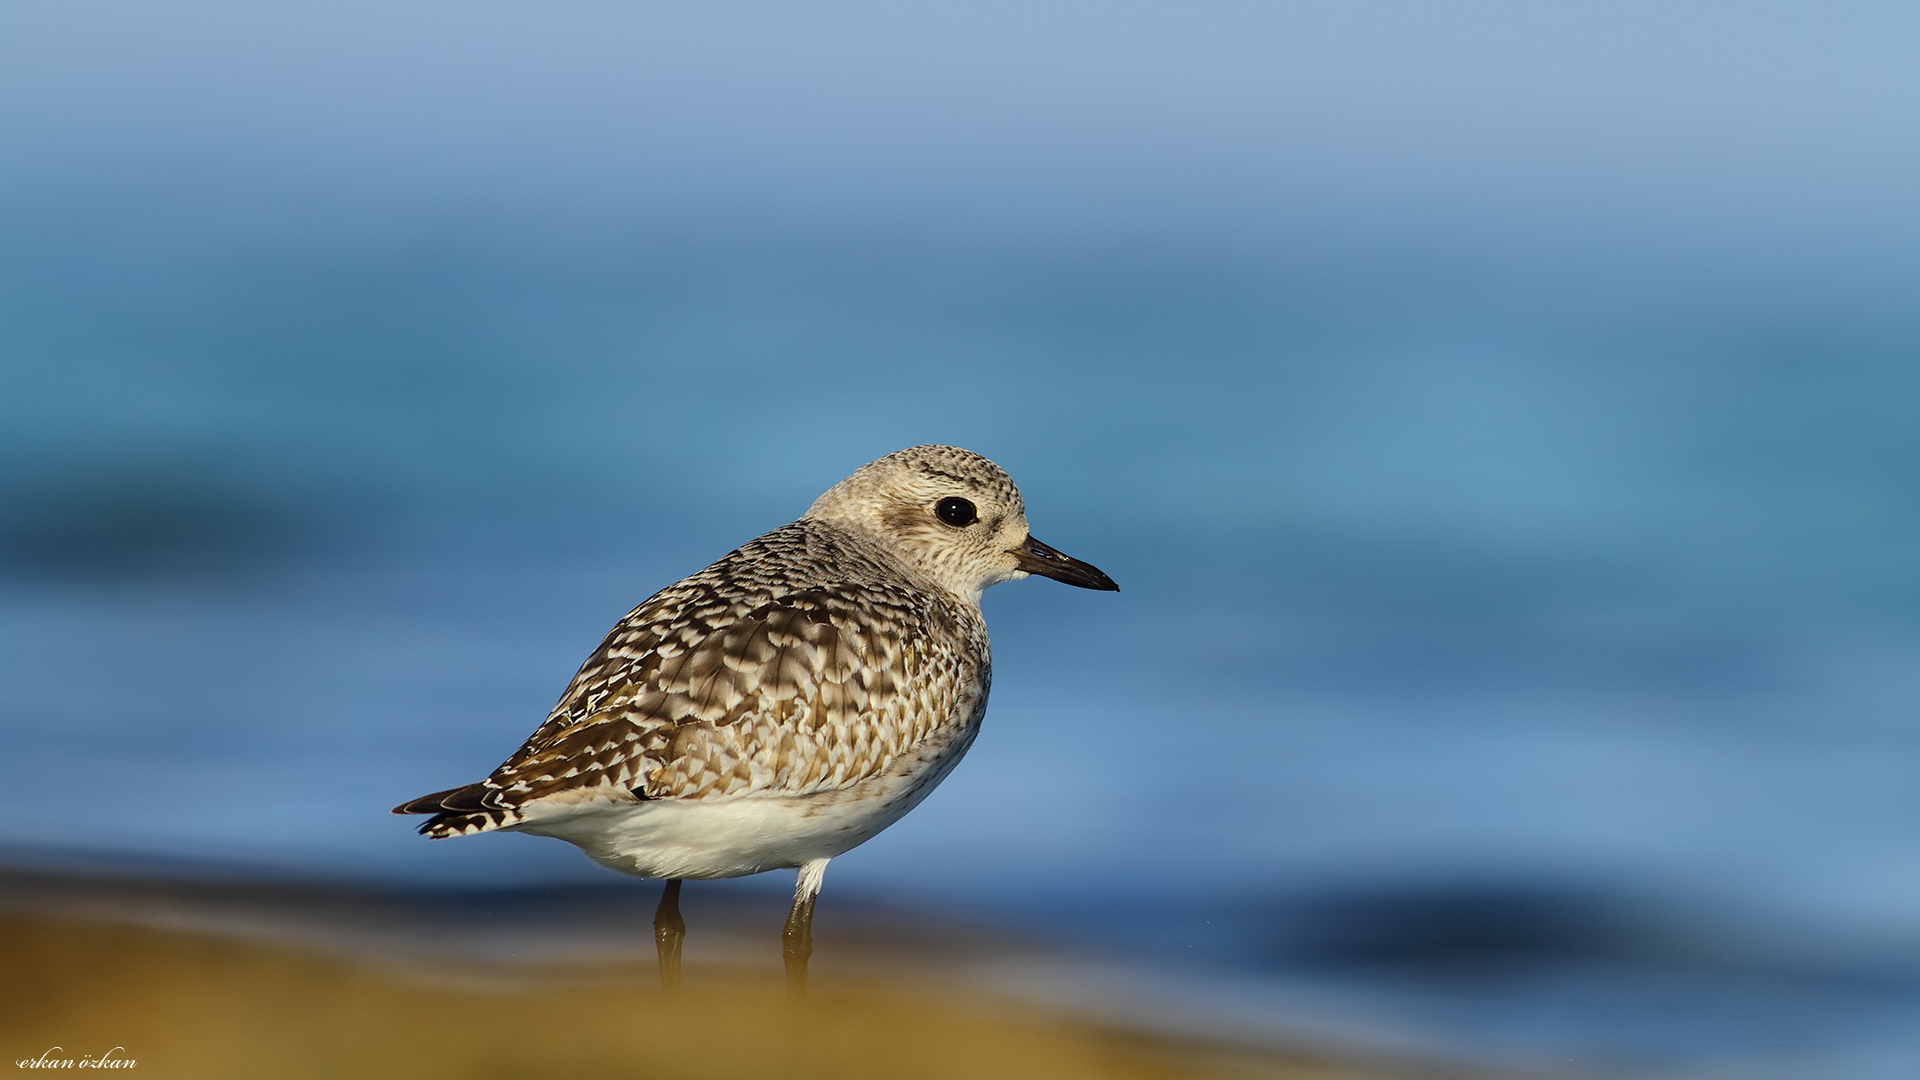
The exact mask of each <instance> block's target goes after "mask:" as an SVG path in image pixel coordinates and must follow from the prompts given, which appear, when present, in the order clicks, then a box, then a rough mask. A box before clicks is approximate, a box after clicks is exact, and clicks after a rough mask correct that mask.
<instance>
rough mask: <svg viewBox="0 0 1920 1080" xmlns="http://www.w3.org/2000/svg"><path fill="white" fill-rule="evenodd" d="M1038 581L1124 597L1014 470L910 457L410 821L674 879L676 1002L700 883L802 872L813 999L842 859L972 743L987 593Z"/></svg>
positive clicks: (593, 677)
mask: <svg viewBox="0 0 1920 1080" xmlns="http://www.w3.org/2000/svg"><path fill="white" fill-rule="evenodd" d="M1029 574H1040V575H1042V576H1045V577H1050V578H1053V579H1054V580H1056V581H1063V582H1066V583H1067V584H1069V585H1077V586H1079V587H1081V588H1085V589H1109V590H1117V589H1118V588H1119V586H1117V585H1115V584H1114V583H1113V580H1112V579H1111V578H1109V577H1107V575H1105V574H1103V573H1101V572H1100V571H1099V570H1097V569H1095V568H1094V567H1092V566H1090V565H1088V564H1086V563H1084V562H1081V561H1079V560H1078V559H1072V558H1068V557H1067V556H1065V555H1063V554H1061V553H1060V552H1058V551H1055V550H1054V549H1053V548H1051V547H1048V546H1047V545H1045V544H1043V543H1041V542H1040V541H1038V540H1035V539H1034V538H1033V536H1032V534H1031V533H1030V532H1028V530H1027V516H1026V510H1025V506H1024V504H1023V503H1022V501H1021V498H1020V491H1019V489H1018V488H1016V487H1014V485H1013V481H1012V479H1011V478H1009V477H1008V476H1007V474H1006V473H1005V472H1004V471H1002V470H1001V468H1000V467H999V466H997V465H995V464H994V463H993V462H991V461H988V460H987V459H986V458H984V457H981V456H980V455H978V454H975V453H971V452H969V451H966V450H961V449H959V448H957V447H952V446H915V447H911V448H909V449H906V450H901V451H899V452H897V453H893V454H889V455H887V456H886V457H883V458H881V459H880V460H878V461H875V462H872V463H871V464H868V465H865V466H863V467H862V468H860V469H859V470H858V471H856V472H855V473H854V474H853V475H852V476H849V477H847V478H846V479H845V480H842V481H841V482H840V483H838V484H835V485H834V486H833V487H832V488H830V489H828V491H827V492H826V494H824V495H822V496H820V498H819V499H818V500H816V501H815V502H814V504H813V506H812V507H811V508H810V509H809V510H808V511H807V512H806V514H805V516H803V517H801V518H800V520H798V521H796V522H794V523H792V524H790V525H783V526H781V527H780V528H778V529H775V530H773V531H772V532H770V533H767V534H766V535H764V536H761V537H759V538H758V539H755V540H753V541H750V542H748V543H747V544H744V545H742V546H741V547H740V548H739V549H738V550H736V551H734V552H732V553H731V554H729V555H727V556H726V557H724V558H722V559H721V560H720V561H718V562H716V563H714V564H713V565H711V566H709V567H707V568H706V569H705V570H702V571H700V572H699V573H697V574H694V575H693V576H691V577H688V578H686V579H684V580H682V581H680V582H678V583H676V584H674V585H671V586H668V587H667V588H665V589H662V590H661V591H660V592H658V593H656V594H654V596H653V597H652V598H650V599H649V600H647V602H646V603H643V604H641V605H640V606H639V607H637V608H634V609H633V610H632V611H631V612H629V613H628V614H627V616H626V618H624V619H621V620H620V623H619V625H617V626H615V627H614V628H613V630H612V632H611V633H609V634H608V635H607V638H606V640H605V641H603V642H601V644H600V647H599V648H598V649H596V650H594V653H593V655H592V656H589V657H588V658H587V662H586V663H585V664H583V665H582V666H581V668H580V672H579V674H577V675H575V676H574V677H573V681H572V682H571V683H569V684H568V685H567V689H566V692H565V693H564V694H562V695H561V696H560V703H559V704H558V705H555V706H554V708H553V712H552V713H550V714H548V716H547V720H546V722H545V723H543V724H541V725H540V727H539V729H538V730H536V731H535V732H534V733H533V735H532V736H531V737H530V738H528V739H527V741H526V743H525V744H524V745H522V746H521V747H520V749H519V750H518V751H516V752H515V753H514V754H513V756H512V757H510V758H508V759H507V760H506V763H505V764H503V765H501V766H500V767H499V768H498V769H495V770H494V771H493V775H491V776H489V777H487V778H486V779H485V780H482V781H479V782H478V783H473V784H466V785H464V786H461V787H457V788H452V789H449V790H447V791H441V792H436V793H434V794H432V795H424V796H422V797H420V798H418V799H414V800H413V801H411V802H407V803H403V804H401V805H400V806H397V807H395V808H394V813H397V814H431V815H433V816H432V818H431V819H430V820H429V821H428V822H427V823H426V824H425V825H424V826H422V827H421V829H420V831H421V832H422V833H425V834H426V835H427V836H430V837H433V838H435V839H440V838H444V837H449V836H464V835H467V834H469V833H478V832H487V831H490V830H493V829H511V830H517V831H519V832H527V833H534V834H537V835H540V836H554V837H558V838H560V839H562V840H566V841H568V842H569V843H572V844H575V845H578V846H579V847H580V848H581V849H582V850H584V851H585V852H586V853H587V855H588V857H590V858H592V859H593V860H594V861H595V862H597V863H599V864H600V865H602V866H605V867H608V868H610V869H613V870H618V871H621V872H622V873H627V874H635V875H638V876H640V877H649V878H662V879H665V881H666V889H665V891H664V892H663V894H662V896H661V900H660V908H659V911H658V912H657V913H656V914H655V916H654V931H655V943H656V945H657V947H658V951H659V954H660V973H661V981H662V983H663V985H665V986H668V987H672V986H675V985H677V984H678V982H679V968H680V944H681V941H682V940H683V939H684V937H685V933H686V929H685V924H684V922H683V921H682V919H681V917H680V910H679V894H680V882H681V880H683V879H686V878H695V879H704V878H727V877H740V876H743V875H746V874H757V873H760V872H762V871H765V870H775V869H782V868H791V869H797V870H798V871H799V874H798V879H797V881H796V883H795V888H794V895H793V909H792V911H791V913H790V914H789V915H788V917H787V923H786V928H785V932H784V935H783V943H784V950H783V952H784V956H785V961H786V969H787V980H788V986H789V988H790V989H792V990H794V991H795V992H799V991H802V990H804V988H805V986H806V970H807V958H808V957H809V956H810V955H811V953H812V950H813V945H812V925H813V905H814V898H815V896H816V895H817V894H818V893H819V891H820V881H821V876H822V875H823V874H824V872H825V870H826V866H827V860H829V859H832V858H833V857H834V856H836V855H839V854H841V853H843V852H846V851H849V850H851V849H852V848H854V847H855V846H857V845H859V844H861V843H864V842H865V841H867V840H868V839H870V838H872V837H873V836H875V835H876V834H878V833H879V832H880V831H881V830H882V829H885V828H886V827H887V826H889V825H891V824H893V823H894V822H896V821H898V820H900V818H901V816H903V815H904V814H906V813H907V811H909V810H911V809H913V808H914V806H916V805H918V804H919V802H920V800H922V799H924V798H926V796H927V793H928V792H930V791H932V790H933V788H934V786H935V785H937V784H939V783H940V781H941V780H943V779H945V778H946V776H947V774H948V773H949V772H951V771H952V770H953V767H954V766H955V765H956V764H958V763H959V761H960V757H961V755H963V754H965V753H966V752H967V748H968V746H970V745H972V743H973V738H974V735H975V734H976V733H977V732H978V731H979V728H980V719H981V717H982V716H983V715H984V714H985V713H986V708H987V684H988V681H989V678H990V676H991V662H990V660H989V658H988V652H987V627H986V622H985V621H984V619H983V618H982V616H981V613H980V594H981V593H982V592H983V591H985V590H986V588H987V587H988V586H990V585H996V584H998V583H1000V582H1003V581H1013V580H1017V579H1019V578H1024V577H1026V576H1027V575H1029Z"/></svg>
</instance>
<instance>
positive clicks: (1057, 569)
mask: <svg viewBox="0 0 1920 1080" xmlns="http://www.w3.org/2000/svg"><path fill="white" fill-rule="evenodd" d="M1013 557H1014V558H1015V559H1017V560H1019V563H1020V569H1022V570H1025V571H1026V572H1027V573H1029V574H1039V575H1040V576H1041V577H1050V578H1052V579H1053V580H1055V581H1064V582H1066V583H1067V584H1069V585H1078V586H1079V587H1081V588H1083V589H1103V590H1105V591H1107V592H1119V591H1120V586H1118V585H1115V584H1114V583H1113V579H1112V578H1110V577H1108V576H1107V575H1105V574H1103V573H1101V572H1100V571H1099V569H1098V568H1096V567H1094V566H1093V565H1092V564H1091V563H1083V562H1081V561H1080V560H1079V559H1075V558H1072V557H1070V556H1067V555H1062V554H1060V553H1059V552H1058V551H1055V550H1053V549H1052V548H1050V547H1048V546H1047V545H1045V544H1043V543H1041V542H1040V541H1038V540H1035V539H1034V538H1033V537H1032V535H1028V537H1027V542H1026V543H1024V544H1021V545H1020V546H1019V547H1017V548H1014V549H1013Z"/></svg>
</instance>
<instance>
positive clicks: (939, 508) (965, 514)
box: [933, 499, 980, 528]
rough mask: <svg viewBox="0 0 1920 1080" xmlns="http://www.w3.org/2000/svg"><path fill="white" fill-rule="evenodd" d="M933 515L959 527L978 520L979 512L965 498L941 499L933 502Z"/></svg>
mask: <svg viewBox="0 0 1920 1080" xmlns="http://www.w3.org/2000/svg"><path fill="white" fill-rule="evenodd" d="M933 512H934V515H935V516H937V517H938V518H939V519H940V520H941V521H944V522H946V523H947V524H949V525H952V526H953V527H955V528H960V527H961V526H964V525H971V524H973V523H974V522H976V521H979V520H980V512H979V511H977V510H975V509H974V508H973V504H972V503H970V502H968V501H967V500H965V499H941V500H940V501H939V502H937V503H934V504H933Z"/></svg>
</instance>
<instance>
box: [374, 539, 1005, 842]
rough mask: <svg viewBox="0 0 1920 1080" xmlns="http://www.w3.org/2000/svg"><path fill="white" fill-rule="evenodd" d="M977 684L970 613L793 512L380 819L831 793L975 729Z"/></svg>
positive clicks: (499, 819) (517, 816)
mask: <svg viewBox="0 0 1920 1080" xmlns="http://www.w3.org/2000/svg"><path fill="white" fill-rule="evenodd" d="M989 677H990V667H989V659H988V650H987V635H986V626H985V623H984V621H983V620H982V619H981V617H980V612H979V609H978V608H977V607H975V606H974V605H973V604H971V603H968V602H965V601H963V600H961V599H960V598H959V597H957V596H954V595H952V594H951V593H948V592H946V591H945V590H943V589H941V588H940V587H938V586H936V585H933V584H932V583H931V582H930V581H928V580H927V579H926V578H925V577H924V576H923V575H920V574H917V573H915V572H914V571H913V570H911V569H910V568H908V567H907V566H906V565H904V564H903V563H901V562H900V561H899V560H898V559H896V558H894V557H892V556H890V555H889V554H887V553H886V552H885V551H884V550H882V549H881V548H880V547H879V546H878V545H875V544H873V543H871V542H870V541H868V540H867V538H865V537H863V536H861V535H860V534H858V533H857V532H854V531H851V530H848V529H845V528H842V527H839V526H836V525H833V524H831V523H827V522H822V521H818V520H813V519H802V520H800V521H796V522H794V523H793V524H791V525H786V526H783V527H781V528H779V529H775V530H774V531H772V532H770V533H767V534H766V535H764V536H761V537H759V538H758V539H756V540H753V541H751V542H750V543H748V544H745V545H743V546H742V547H740V548H739V549H737V550H735V551H734V552H732V553H730V554H728V555H727V556H726V557H724V558H722V559H720V560H719V561H718V562H715V563H714V564H713V565H711V566H709V567H707V568H706V569H705V570H702V571H700V572H699V573H697V574H694V575H692V576H690V577H688V578H685V579H684V580H682V581H680V582H678V583H676V584H674V585H672V586H669V587H668V588H666V589H663V590H661V591H660V592H659V593H657V594H655V595H654V596H653V597H651V598H650V599H648V600H647V601H646V602H645V603H643V604H641V605H640V606H639V607H637V608H635V609H634V610H633V611H632V612H630V613H628V615H627V616H626V617H625V618H624V619H622V620H621V621H620V623H619V624H618V625H616V626H615V627H614V628H613V630H612V632H610V633H609V634H608V635H607V637H606V640H605V641H603V642H602V643H601V645H600V647H599V648H598V649H596V650H595V651H594V653H593V655H592V656H590V657H588V658H587V661H586V663H585V664H584V665H582V667H581V668H580V671H579V673H578V674H577V675H575V676H574V678H573V681H572V683H570V684H569V685H568V687H567V690H566V693H565V694H563V695H562V696H561V698H560V702H559V704H557V705H556V706H555V707H554V709H553V711H552V713H550V714H549V715H548V717H547V720H546V722H545V723H543V724H541V725H540V728H539V729H538V730H537V731H535V732H534V733H533V735H532V737H530V738H529V739H528V740H527V741H526V743H525V744H524V745H523V746H521V748H520V749H519V750H518V751H517V752H516V753H515V754H514V755H513V756H512V757H510V758H509V759H507V761H506V762H505V763H504V764H502V765H501V766H500V767H499V768H498V769H496V770H495V771H494V773H493V775H491V776H489V777H488V778H487V779H486V780H483V781H481V782H479V783H477V784H469V785H466V786H465V787H461V788H455V789H453V790H451V791H444V792H438V793H436V794H433V795H428V796H424V797H422V798H420V799H415V800H413V801H412V802H410V803H406V804H404V805H402V806H400V807H398V808H396V809H397V810H398V811H400V812H403V813H427V814H433V815H434V816H433V818H432V819H431V820H430V821H428V822H427V824H426V825H425V826H424V827H423V828H422V829H421V831H422V832H425V833H427V834H428V835H430V836H453V835H459V834H463V833H471V832H482V831H485V830H488V829H495V828H501V827H505V826H512V825H514V824H516V823H518V822H519V821H521V820H523V819H524V818H525V817H526V816H527V814H528V813H529V812H532V811H534V810H536V809H553V808H557V807H559V806H561V805H563V804H567V803H570V802H579V803H581V804H604V803H605V802H606V801H608V800H612V801H615V802H619V801H645V800H659V799H674V800H714V799H727V798H736V797H749V796H758V795H779V796H800V795H810V794H817V793H821V792H828V791H836V790H841V789H845V788H848V787H851V786H853V785H855V784H858V783H860V782H861V781H863V780H867V779H870V778H872V777H875V776H878V775H880V774H881V773H883V772H885V771H886V770H887V769H888V768H889V767H890V766H891V765H893V764H894V763H895V762H896V761H898V760H900V759H901V758H902V757H903V755H906V754H908V753H909V752H910V751H912V750H913V749H914V748H915V747H918V746H921V745H923V744H925V743H926V742H927V741H928V740H934V739H944V738H946V737H949V736H950V735H952V734H953V733H955V732H957V731H960V730H963V729H965V728H966V727H968V726H970V725H972V724H974V723H976V722H977V721H978V719H979V716H980V714H981V713H982V712H983V711H984V708H985V705H986V694H987V684H988V681H989Z"/></svg>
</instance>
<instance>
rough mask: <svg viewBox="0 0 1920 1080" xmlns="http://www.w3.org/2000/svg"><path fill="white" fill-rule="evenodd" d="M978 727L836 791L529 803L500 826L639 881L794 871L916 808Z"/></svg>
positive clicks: (956, 760) (836, 852)
mask: <svg viewBox="0 0 1920 1080" xmlns="http://www.w3.org/2000/svg"><path fill="white" fill-rule="evenodd" d="M978 730H979V729H978V727H977V726H976V725H969V726H968V727H967V728H966V729H964V730H963V731H962V732H960V733H959V734H958V735H957V736H956V737H955V738H953V739H952V740H951V741H949V742H948V743H947V744H946V745H945V746H942V747H939V748H930V749H929V750H928V751H927V752H926V753H925V754H924V755H917V756H916V757H915V758H914V759H912V760H910V761H903V762H900V763H898V764H896V765H895V767H894V768H893V769H891V770H889V771H888V772H886V773H884V774H882V775H880V776H876V777H874V778H873V779H871V780H864V781H862V782H860V783H859V784H856V785H854V786H853V787H850V788H844V789H841V790H839V791H825V792H820V793H818V794H813V795H741V796H735V797H732V798H722V799H652V800H648V801H645V802H623V803H611V802H593V803H571V804H565V805H555V806H552V807H550V808H548V807H539V806H533V807H528V808H527V809H528V810H529V811H530V813H529V815H528V817H527V818H526V820H524V821H521V822H520V823H518V824H516V825H510V826H508V828H510V829H513V830H515V831H517V832H526V833H533V834H535V835H537V836H552V837H557V838H559V839H561V840H565V841H567V842H568V843H570V844H574V845H576V846H577V847H579V848H580V849H581V850H582V851H585V852H586V853H587V856H588V858H591V859H592V860H593V861H594V862H597V863H599V864H600V865H601V866H604V867H607V868H608V869H610V870H618V871H620V872H621V873H624V874H636V875H638V876H640V877H649V878H696V879H698V878H728V877H744V876H745V875H747V874H758V873H760V872H761V871H763V870H778V869H782V868H788V867H797V866H799V865H800V864H801V863H805V862H811V861H813V860H815V859H831V858H833V857H834V856H836V855H840V854H842V853H844V852H847V851H850V850H852V849H853V848H855V847H858V846H859V845H861V844H863V843H865V842H867V841H868V840H871V839H872V838H873V837H875V836H877V835H879V833H880V831H881V830H883V829H885V828H886V827H887V826H889V825H891V824H893V823H894V822H896V821H898V820H900V818H901V817H902V816H904V815H905V814H906V812H907V811H909V810H911V809H913V808H914V807H916V806H918V805H920V801H921V800H922V799H925V798H926V797H927V795H928V793H930V792H931V791H933V789H934V788H935V787H936V786H937V785H938V784H939V783H940V781H941V780H944V779H946V776H947V774H948V773H949V772H952V771H953V767H954V766H955V765H956V764H958V763H959V761H960V758H961V756H962V755H964V754H965V753H966V752H967V747H968V746H970V745H971V744H972V743H973V736H974V734H975V732H976V731H978Z"/></svg>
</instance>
